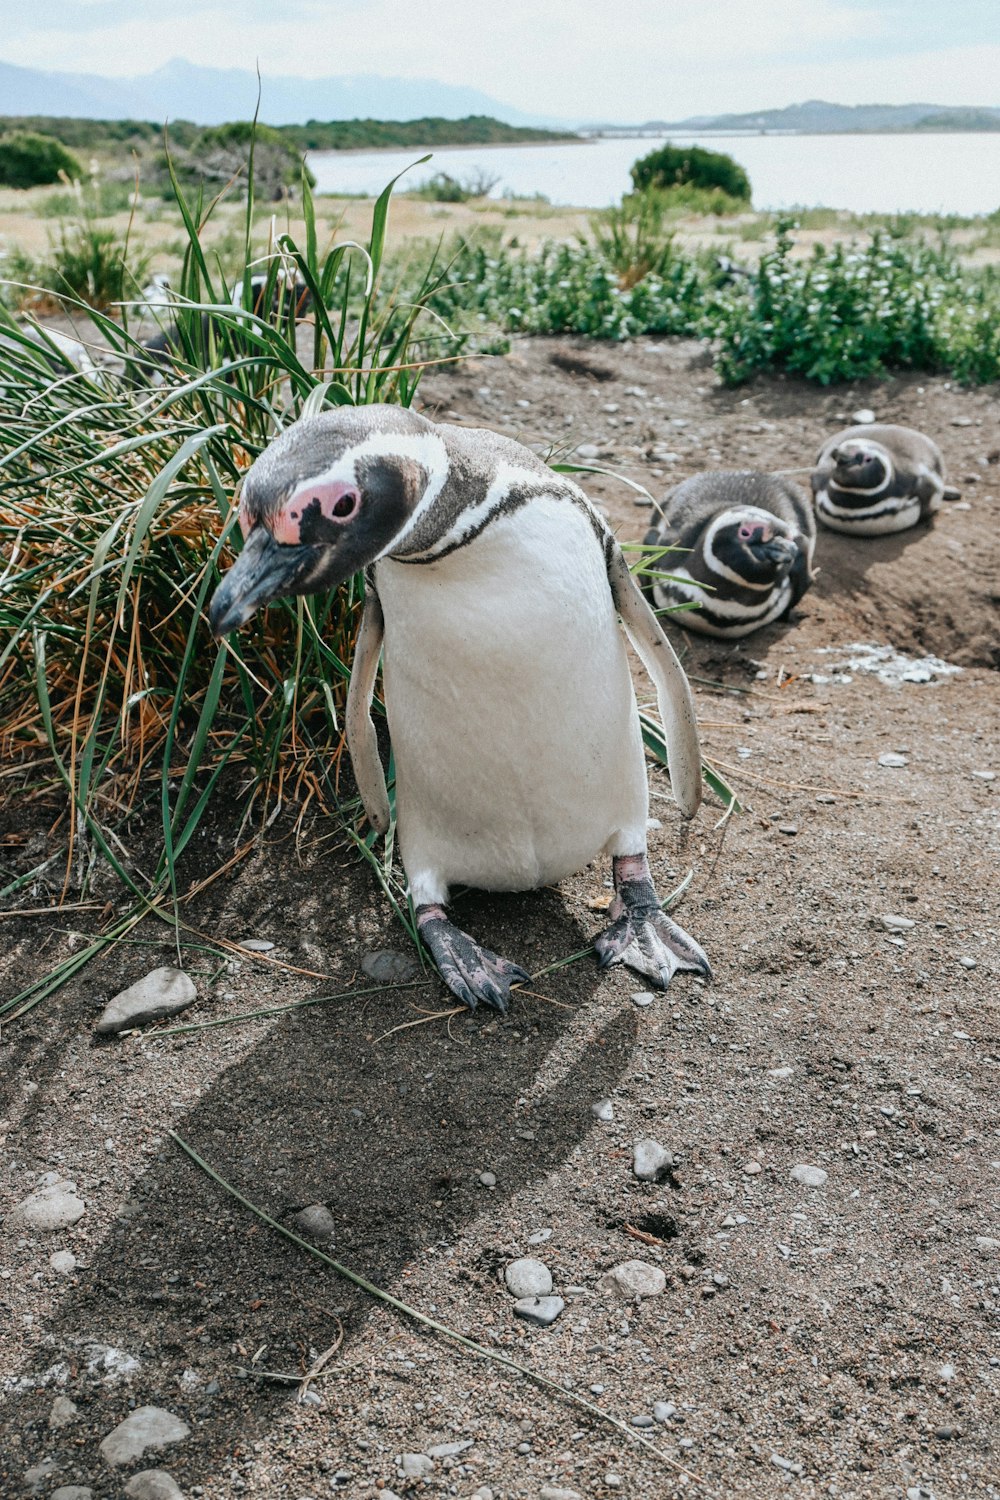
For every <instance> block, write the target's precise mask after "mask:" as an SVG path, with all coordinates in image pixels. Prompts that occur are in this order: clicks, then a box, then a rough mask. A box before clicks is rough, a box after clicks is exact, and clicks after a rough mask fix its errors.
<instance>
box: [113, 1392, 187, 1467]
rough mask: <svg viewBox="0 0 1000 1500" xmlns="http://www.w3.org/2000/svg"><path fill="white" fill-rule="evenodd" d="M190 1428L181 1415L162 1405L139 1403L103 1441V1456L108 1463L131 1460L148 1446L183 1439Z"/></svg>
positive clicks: (137, 1456) (176, 1441)
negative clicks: (177, 1415) (166, 1409)
mask: <svg viewBox="0 0 1000 1500" xmlns="http://www.w3.org/2000/svg"><path fill="white" fill-rule="evenodd" d="M190 1432H191V1429H190V1427H189V1426H188V1425H187V1423H186V1422H182V1421H181V1419H180V1417H175V1416H174V1415H173V1413H172V1412H169V1411H164V1409H163V1407H162V1406H140V1407H137V1409H136V1410H135V1411H133V1412H130V1413H129V1415H128V1416H127V1417H126V1418H125V1420H124V1422H119V1423H118V1426H117V1427H116V1428H114V1430H113V1431H112V1432H109V1433H108V1435H107V1437H106V1438H105V1439H104V1440H103V1442H102V1443H101V1445H100V1453H101V1457H102V1458H103V1459H104V1461H105V1463H109V1464H129V1463H131V1462H132V1460H133V1459H135V1458H141V1457H142V1455H143V1454H144V1453H145V1452H146V1450H147V1449H148V1448H166V1447H169V1446H170V1445H171V1444H173V1443H180V1442H183V1440H184V1438H186V1437H188V1436H189V1435H190Z"/></svg>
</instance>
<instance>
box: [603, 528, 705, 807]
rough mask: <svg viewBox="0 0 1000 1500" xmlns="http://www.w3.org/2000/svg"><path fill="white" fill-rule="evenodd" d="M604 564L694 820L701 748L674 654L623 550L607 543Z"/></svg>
mask: <svg viewBox="0 0 1000 1500" xmlns="http://www.w3.org/2000/svg"><path fill="white" fill-rule="evenodd" d="M607 562H608V582H609V584H610V585H611V597H612V598H613V599H614V602H615V608H616V609H617V611H618V613H619V615H620V616H621V620H622V624H623V625H624V627H625V632H626V634H627V635H628V638H629V640H630V641H631V642H632V645H633V646H634V647H635V649H636V652H637V653H638V655H639V657H640V659H641V661H642V664H643V666H644V667H645V668H646V671H647V672H648V673H649V675H650V677H651V678H652V680H653V686H654V687H655V688H656V699H657V703H658V705H659V710H660V718H661V720H662V721H663V732H664V735H665V737H666V742H667V766H668V769H669V771H670V787H671V790H672V791H673V794H674V801H675V802H676V803H677V805H678V807H679V808H680V810H681V812H682V813H683V814H684V816H685V817H686V818H693V817H694V815H695V813H696V812H697V811H698V808H699V807H700V805H701V745H700V744H699V741H698V725H697V722H696V719H695V712H694V699H693V698H692V696H691V688H690V686H689V684H688V680H687V677H686V676H685V675H684V668H683V667H682V666H681V664H680V662H679V661H678V660H677V657H676V655H675V654H674V648H673V647H672V646H671V644H670V642H669V641H668V640H667V638H666V636H665V635H664V633H663V630H662V628H661V626H660V623H659V621H658V620H657V618H656V616H655V615H654V613H653V611H652V610H651V609H650V607H649V604H648V603H647V601H646V599H645V598H644V597H643V594H642V591H641V589H640V588H639V586H638V584H637V583H636V581H635V579H634V578H633V577H632V574H631V573H630V572H629V568H628V564H627V563H626V561H625V558H624V556H623V555H622V550H621V548H620V547H619V546H618V543H617V542H615V541H614V539H613V538H610V537H609V541H608V553H607Z"/></svg>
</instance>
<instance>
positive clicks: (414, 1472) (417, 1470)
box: [399, 1453, 434, 1479]
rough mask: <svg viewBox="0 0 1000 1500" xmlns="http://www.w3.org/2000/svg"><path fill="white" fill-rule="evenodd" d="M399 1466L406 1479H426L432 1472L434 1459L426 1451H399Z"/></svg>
mask: <svg viewBox="0 0 1000 1500" xmlns="http://www.w3.org/2000/svg"><path fill="white" fill-rule="evenodd" d="M399 1467H400V1468H401V1469H402V1471H403V1473H404V1474H405V1475H406V1477H407V1479H426V1478H427V1476H428V1474H433V1472H434V1460H433V1459H432V1458H431V1457H430V1456H429V1455H428V1454H426V1453H401V1454H400V1456H399Z"/></svg>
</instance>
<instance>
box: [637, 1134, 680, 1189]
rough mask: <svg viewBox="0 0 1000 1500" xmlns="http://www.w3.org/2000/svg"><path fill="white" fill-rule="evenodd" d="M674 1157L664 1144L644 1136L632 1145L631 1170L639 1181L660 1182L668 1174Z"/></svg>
mask: <svg viewBox="0 0 1000 1500" xmlns="http://www.w3.org/2000/svg"><path fill="white" fill-rule="evenodd" d="M673 1164H674V1159H673V1157H672V1156H671V1154H670V1152H669V1151H668V1150H667V1148H666V1146H661V1145H660V1143H659V1141H654V1140H653V1138H652V1136H646V1137H645V1138H644V1139H643V1140H641V1141H636V1143H635V1145H634V1146H633V1147H632V1171H633V1172H634V1173H635V1175H636V1177H638V1179H639V1181H640V1182H662V1181H663V1180H664V1178H665V1177H666V1176H667V1175H668V1173H669V1171H670V1168H671V1167H672V1166H673Z"/></svg>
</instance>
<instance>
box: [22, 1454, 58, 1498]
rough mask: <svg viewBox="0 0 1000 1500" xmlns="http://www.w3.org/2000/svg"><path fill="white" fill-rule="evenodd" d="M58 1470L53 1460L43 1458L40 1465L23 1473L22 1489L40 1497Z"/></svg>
mask: <svg viewBox="0 0 1000 1500" xmlns="http://www.w3.org/2000/svg"><path fill="white" fill-rule="evenodd" d="M58 1468H59V1465H58V1464H57V1463H56V1461H55V1459H54V1458H44V1459H43V1460H42V1462H41V1463H40V1464H34V1465H33V1466H32V1468H30V1469H25V1471H24V1480H23V1483H24V1488H25V1489H26V1490H27V1491H28V1493H29V1494H32V1495H40V1494H41V1492H42V1490H43V1489H44V1488H45V1486H46V1485H47V1484H48V1483H49V1481H50V1480H51V1478H52V1476H53V1474H54V1473H55V1472H56V1470H57V1469H58Z"/></svg>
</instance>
